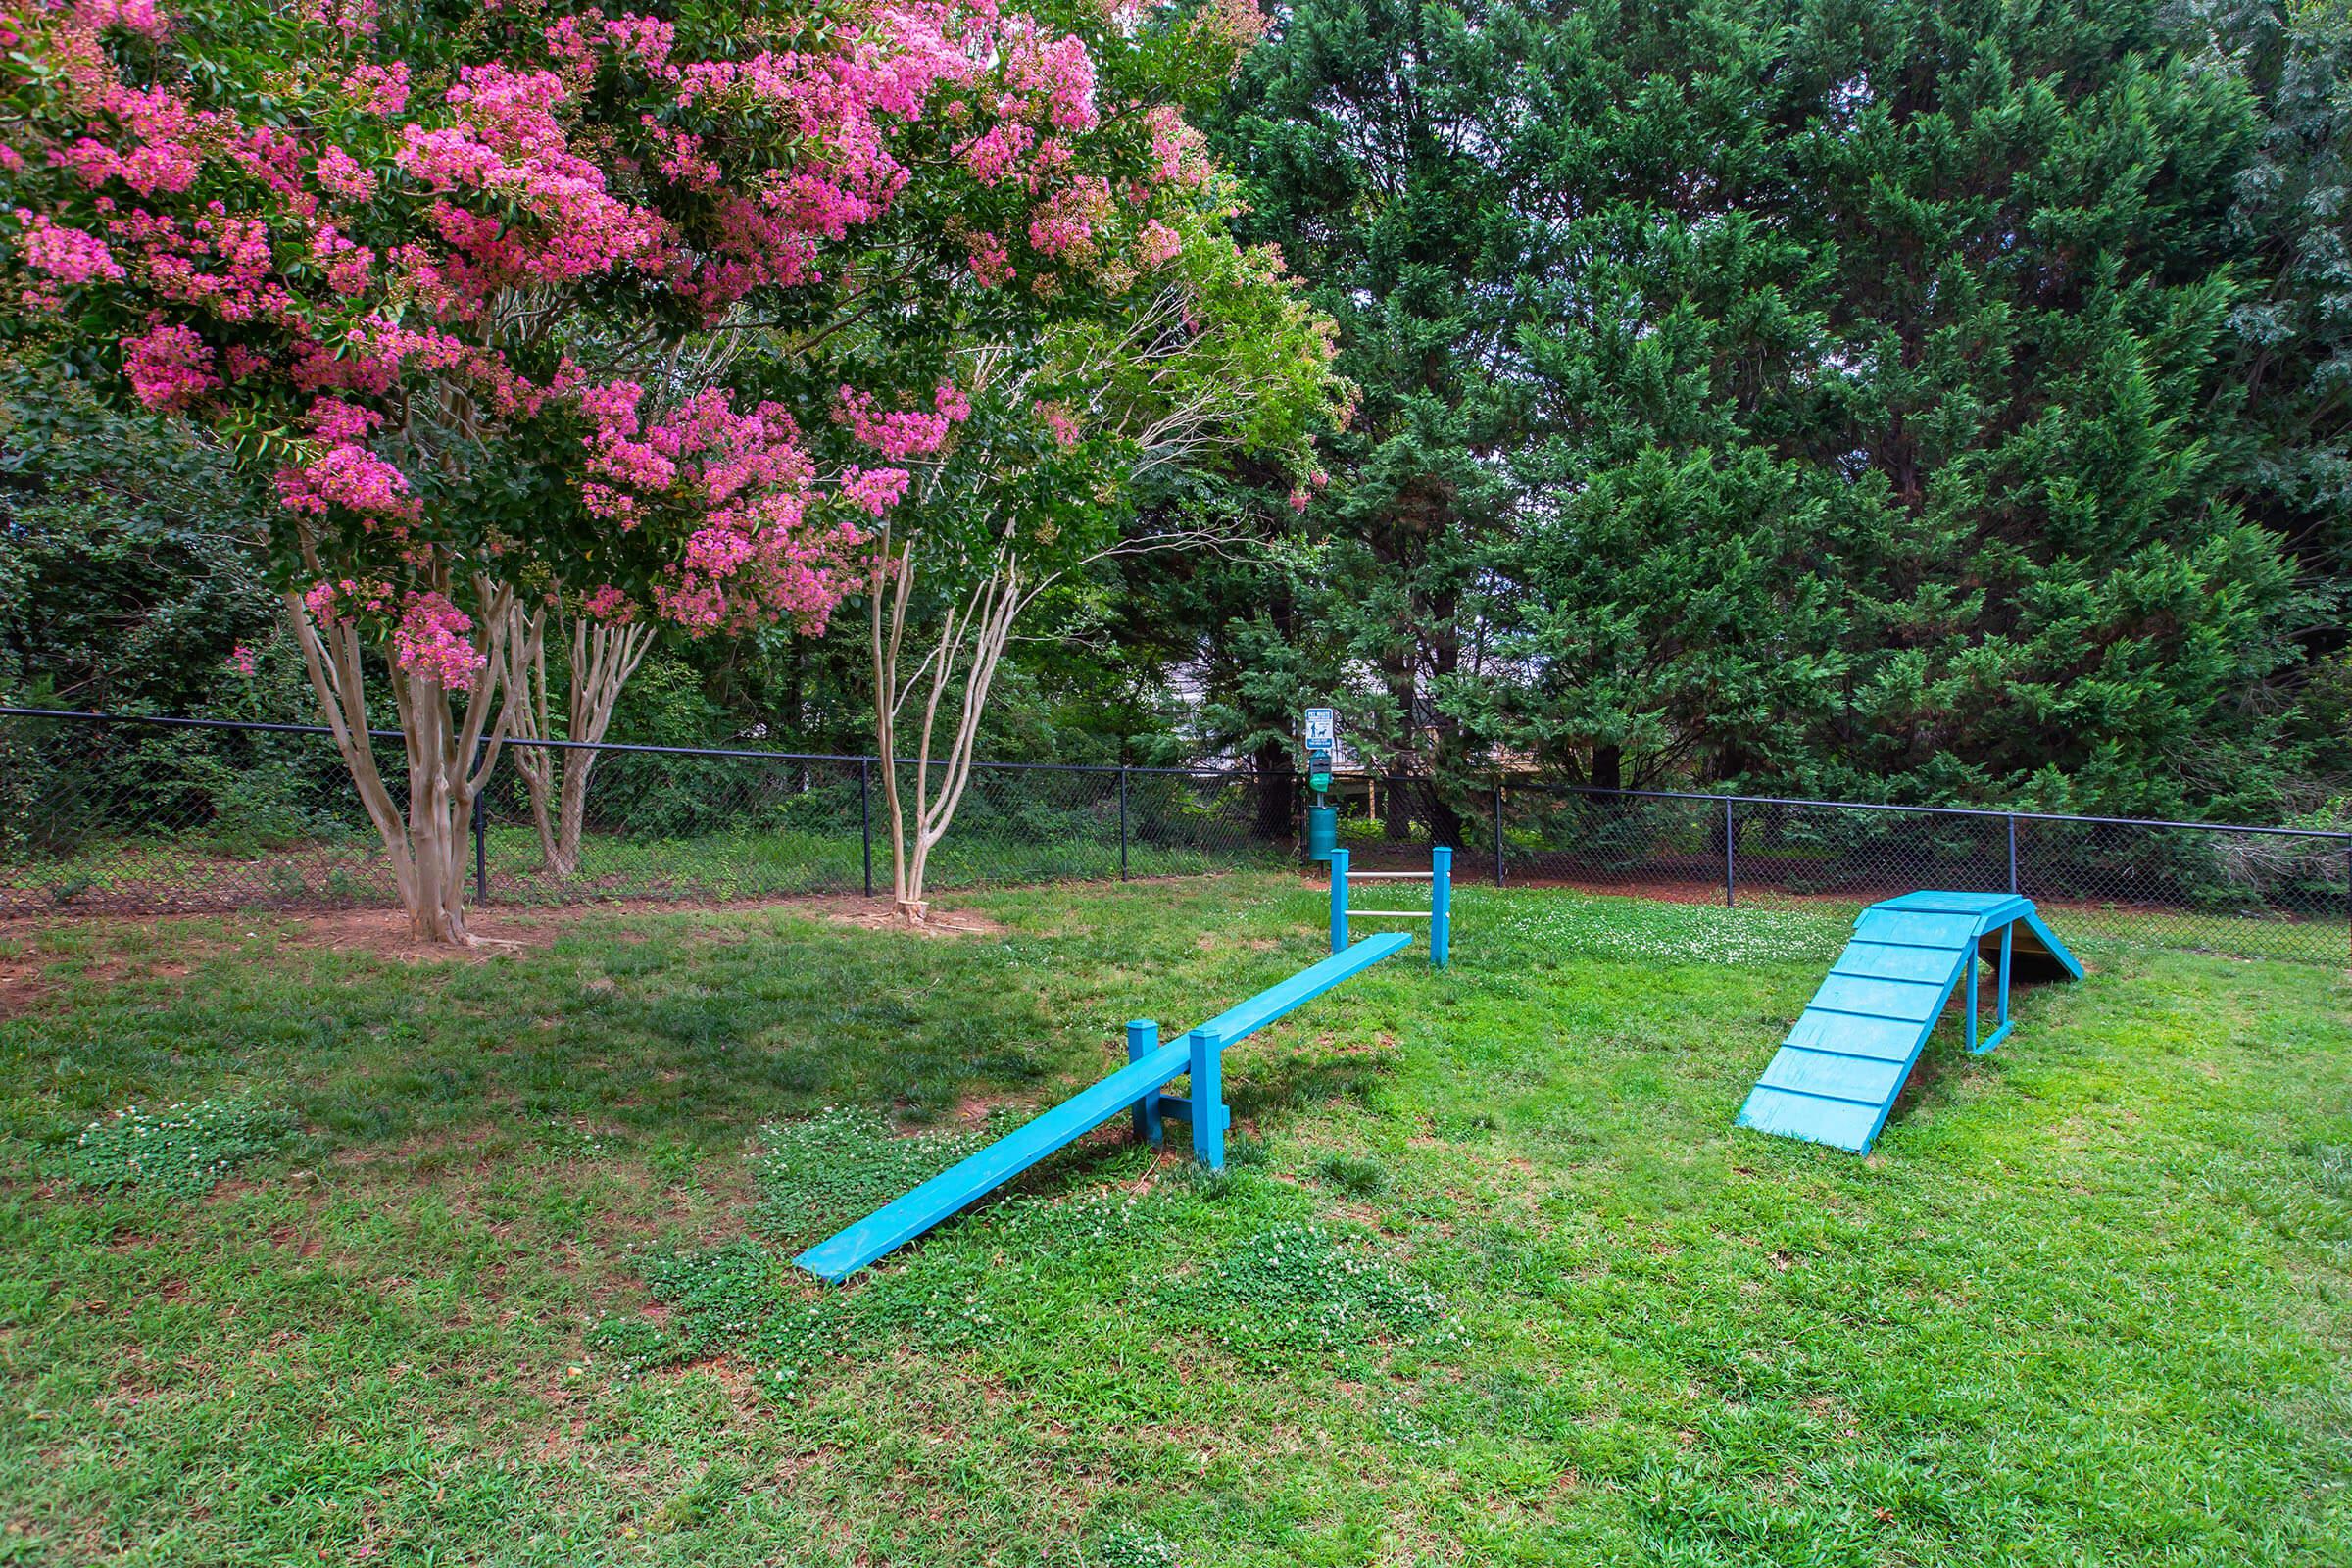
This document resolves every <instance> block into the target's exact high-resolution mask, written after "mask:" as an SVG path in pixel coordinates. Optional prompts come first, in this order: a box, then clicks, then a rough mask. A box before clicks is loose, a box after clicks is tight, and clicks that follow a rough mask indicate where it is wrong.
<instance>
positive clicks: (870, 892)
mask: <svg viewBox="0 0 2352 1568" xmlns="http://www.w3.org/2000/svg"><path fill="white" fill-rule="evenodd" d="M858 815H859V816H860V817H861V818H862V819H863V822H862V827H861V831H862V832H863V834H864V837H865V896H866V897H867V898H869V899H870V898H872V897H873V896H874V762H873V759H872V758H870V757H860V758H859V759H858Z"/></svg>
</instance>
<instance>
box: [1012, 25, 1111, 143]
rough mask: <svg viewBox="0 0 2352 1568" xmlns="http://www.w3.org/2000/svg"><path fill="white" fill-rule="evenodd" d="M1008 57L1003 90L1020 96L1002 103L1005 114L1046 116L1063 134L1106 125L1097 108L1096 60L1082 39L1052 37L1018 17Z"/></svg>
mask: <svg viewBox="0 0 2352 1568" xmlns="http://www.w3.org/2000/svg"><path fill="white" fill-rule="evenodd" d="M1006 30H1007V31H1008V32H1010V33H1011V34H1012V37H1011V39H1010V42H1009V46H1008V47H1007V48H1006V50H1005V91H1006V93H1007V94H1011V95H1017V97H1016V98H1015V99H1014V101H1012V102H1001V103H1000V105H999V112H1000V113H1025V114H1033V115H1039V116H1042V118H1044V119H1045V120H1046V121H1047V122H1048V123H1051V124H1053V125H1054V126H1056V127H1058V128H1060V129H1062V130H1092V129H1094V128H1095V127H1096V125H1098V124H1100V123H1102V117H1101V116H1100V115H1098V114H1097V113H1096V110H1095V62H1094V57H1093V56H1091V55H1089V54H1088V53H1087V52H1086V45H1085V43H1084V42H1083V41H1081V40H1080V39H1077V38H1073V37H1068V36H1063V37H1059V38H1055V37H1050V36H1048V35H1047V34H1046V33H1045V32H1044V31H1043V30H1042V29H1041V28H1039V26H1038V25H1037V24H1036V23H1034V22H1031V21H1029V20H1028V19H1027V18H1018V19H1014V20H1013V21H1012V22H1010V23H1009V24H1008V25H1007V27H1006Z"/></svg>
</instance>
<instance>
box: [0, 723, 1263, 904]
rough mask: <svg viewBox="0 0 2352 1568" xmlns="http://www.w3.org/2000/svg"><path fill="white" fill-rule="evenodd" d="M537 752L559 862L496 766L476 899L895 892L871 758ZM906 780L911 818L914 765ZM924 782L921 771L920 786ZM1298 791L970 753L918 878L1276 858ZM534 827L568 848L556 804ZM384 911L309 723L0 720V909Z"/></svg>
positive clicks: (1055, 878)
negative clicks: (584, 779) (575, 774)
mask: <svg viewBox="0 0 2352 1568" xmlns="http://www.w3.org/2000/svg"><path fill="white" fill-rule="evenodd" d="M523 750H524V748H521V747H511V748H510V751H511V752H514V753H520V752H522V751H523ZM529 750H530V751H531V752H533V753H541V752H545V753H551V754H554V758H555V760H556V762H557V764H558V768H559V769H560V768H576V767H578V766H579V765H580V764H581V761H582V760H583V759H584V758H592V759H593V765H592V767H591V769H590V773H589V783H588V787H587V789H586V791H585V794H584V809H583V810H582V811H581V813H580V824H579V829H580V830H579V833H578V836H577V843H576V851H577V858H576V861H575V862H574V863H573V865H572V866H571V867H570V869H569V870H568V872H564V871H560V870H558V869H556V868H555V867H554V866H553V865H551V863H550V857H549V856H548V855H547V853H546V850H545V847H544V846H543V843H542V839H541V834H540V829H539V826H538V822H537V819H536V817H535V814H534V812H533V810H532V807H531V798H530V794H529V791H528V789H527V788H526V786H525V783H524V780H523V777H522V774H521V771H520V770H519V769H518V768H517V767H515V766H514V765H512V762H513V759H506V760H501V762H500V764H499V766H498V768H497V770H496V772H495V774H494V776H493V777H492V779H491V781H490V784H489V786H488V788H486V789H485V790H484V792H483V794H482V797H481V801H480V805H479V809H478V810H477V812H476V816H475V821H474V845H473V850H474V865H475V873H476V874H475V897H476V899H477V901H478V902H480V903H483V904H488V905H492V906H497V905H550V904H577V903H593V902H599V901H627V900H657V901H664V902H673V903H675V902H697V903H707V902H725V901H733V900H750V899H764V898H775V897H782V896H789V895H795V894H824V893H835V894H866V893H871V892H874V891H875V890H877V889H879V890H880V891H882V892H884V893H887V892H888V891H889V887H890V876H891V870H890V816H889V805H888V792H887V790H886V789H885V787H884V780H883V778H882V771H881V765H880V763H879V762H877V761H875V760H872V759H870V758H859V757H838V756H823V755H807V754H795V753H776V752H751V751H728V750H717V749H703V748H687V747H651V746H628V745H617V744H615V745H605V746H598V747H593V748H591V747H582V746H573V745H569V744H565V743H557V744H554V745H547V746H533V747H531V748H529ZM375 752H376V758H377V761H378V765H379V767H380V768H381V769H382V771H383V773H384V775H385V784H386V786H387V788H388V789H389V791H390V793H391V795H392V798H393V800H394V802H395V803H396V804H400V803H405V800H406V786H407V780H406V778H405V776H404V772H403V766H404V764H403V756H402V751H401V746H400V740H399V737H398V735H397V734H392V733H381V732H379V734H378V737H377V743H376V747H375ZM551 771H553V770H551ZM898 774H899V779H898V781H899V789H900V795H901V799H902V801H903V802H904V803H905V805H906V807H907V812H908V815H909V816H910V817H911V814H912V809H913V802H914V799H915V786H916V769H915V767H914V766H913V765H912V764H910V763H908V764H902V765H901V767H900V768H899V770H898ZM558 776H559V777H560V772H559V775H558ZM939 782H940V770H939V769H937V768H936V767H935V768H934V769H933V770H932V788H933V790H934V792H936V790H937V788H938V786H939ZM1296 793H1297V792H1296V788H1295V785H1294V782H1293V780H1291V779H1290V778H1289V777H1288V776H1283V777H1278V778H1274V779H1270V780H1260V779H1258V778H1256V777H1255V776H1254V775H1247V774H1232V773H1219V772H1213V771H1190V770H1185V769H1169V768H1141V767H1129V768H1120V767H1066V766H1055V765H1051V764H1042V763H1021V762H981V763H977V764H975V765H974V766H973V768H972V772H971V777H970V780H969V782H968V783H967V784H966V786H965V788H964V790H963V793H962V796H961V798H960V800H959V801H958V803H957V806H956V813H955V820H954V825H953V827H952V829H951V831H950V832H949V833H948V835H947V837H946V839H945V840H943V841H942V842H941V843H940V844H939V845H938V846H937V847H936V848H935V849H934V850H933V851H932V853H931V858H930V864H929V868H928V878H927V882H928V886H929V887H930V888H931V889H933V890H935V891H940V892H949V891H954V890H956V889H958V888H979V887H1005V886H1016V885H1020V884H1024V883H1045V882H1059V881H1072V880H1109V879H1116V878H1121V877H1156V876H1185V875H1196V874H1199V873H1201V872H1206V871H1215V870H1222V869H1231V868H1238V867H1242V866H1250V865H1260V866H1273V865H1286V864H1290V863H1292V862H1293V861H1294V859H1295V858H1296V857H1295V845H1296V841H1297V835H1296V824H1295V821H1294V817H1295V797H1296ZM1269 803H1270V804H1269ZM549 814H550V816H551V818H554V820H553V821H552V822H551V826H555V827H557V828H558V836H559V849H560V848H561V842H560V840H561V833H560V821H561V818H560V813H558V812H556V811H555V810H554V809H553V807H552V804H551V809H550V813H549ZM395 902H396V897H395V893H394V889H393V881H392V874H391V869H390V866H389V864H388V863H387V862H386V860H385V858H384V856H383V854H382V851H381V849H380V848H379V846H378V843H377V839H376V834H375V829H374V827H373V825H372V824H371V823H370V822H369V821H368V816H367V813H366V811H365V810H364V809H362V807H361V805H360V801H359V797H358V794H357V792H356V791H355V790H354V789H353V787H352V784H351V781H350V779H349V776H348V775H347V774H346V772H345V771H344V767H343V763H342V760H341V758H340V757H339V755H338V754H337V752H336V749H335V746H334V742H333V739H332V737H331V736H329V735H328V734H326V733H325V732H324V731H322V730H319V729H317V728H314V727H310V726H303V725H265V724H242V723H234V722H228V721H221V720H197V719H166V718H140V717H111V718H104V719H101V718H97V717H94V716H91V715H80V714H55V713H39V712H33V711H25V710H9V711H0V915H12V914H13V915H25V914H36V913H52V914H54V913H61V912H62V913H89V914H127V915H157V914H184V913H199V912H206V911H217V910H226V909H243V908H289V909H293V908H338V907H345V908H349V907H384V906H389V905H391V904H393V903H395Z"/></svg>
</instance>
